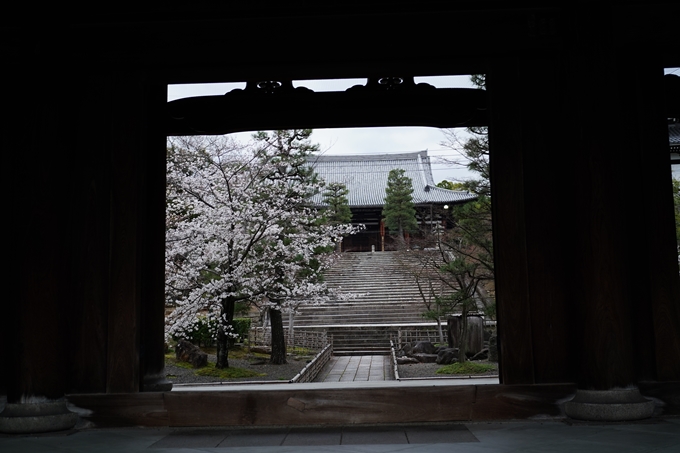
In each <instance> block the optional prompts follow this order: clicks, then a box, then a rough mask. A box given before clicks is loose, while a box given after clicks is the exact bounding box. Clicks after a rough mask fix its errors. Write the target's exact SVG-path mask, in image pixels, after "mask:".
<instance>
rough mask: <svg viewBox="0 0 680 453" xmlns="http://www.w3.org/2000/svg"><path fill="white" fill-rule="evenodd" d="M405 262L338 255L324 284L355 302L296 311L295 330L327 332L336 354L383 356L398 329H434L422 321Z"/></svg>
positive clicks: (386, 255)
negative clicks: (352, 296) (349, 295)
mask: <svg viewBox="0 0 680 453" xmlns="http://www.w3.org/2000/svg"><path fill="white" fill-rule="evenodd" d="M413 253H418V252H413ZM407 260H408V257H406V258H405V257H404V255H403V254H400V253H399V252H375V253H372V252H348V253H343V254H342V255H341V256H340V258H339V260H338V262H337V263H336V264H335V265H334V266H333V267H332V268H331V269H329V270H328V271H327V272H326V274H325V278H326V282H327V283H328V286H330V287H331V288H338V289H340V290H341V291H343V292H346V293H353V294H355V295H356V297H354V298H352V299H350V300H344V301H343V300H333V301H330V302H329V303H326V304H323V305H302V306H300V307H299V309H298V314H297V315H296V316H295V321H294V326H295V328H296V329H298V328H300V329H312V330H316V329H323V330H326V331H327V332H328V333H329V335H331V336H332V338H333V350H334V353H335V354H336V355H340V354H365V353H370V354H379V353H388V352H389V345H390V343H389V342H390V336H393V335H396V333H397V331H398V330H399V329H414V328H418V327H420V328H429V329H435V328H436V323H434V322H433V321H432V320H428V319H425V318H424V317H423V316H422V313H423V312H424V311H425V306H424V304H423V301H422V298H421V296H420V293H419V291H418V287H417V285H416V283H415V280H414V278H413V276H412V275H411V274H409V273H408V272H407V271H406V270H405V266H407V265H408V264H406V265H405V262H406V263H407V262H408V261H407ZM284 319H285V317H284ZM285 324H287V319H285V321H284V326H285Z"/></svg>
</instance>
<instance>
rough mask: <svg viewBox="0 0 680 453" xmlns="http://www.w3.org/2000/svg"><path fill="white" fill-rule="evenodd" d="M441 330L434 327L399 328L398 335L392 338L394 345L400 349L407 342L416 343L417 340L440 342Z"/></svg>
mask: <svg viewBox="0 0 680 453" xmlns="http://www.w3.org/2000/svg"><path fill="white" fill-rule="evenodd" d="M439 340H440V339H439V331H438V330H436V329H434V330H431V329H427V330H426V329H422V330H421V329H418V330H415V329H413V330H411V329H399V330H398V331H397V334H396V336H394V337H393V338H392V341H393V342H394V345H395V347H396V348H397V349H400V348H401V347H402V346H403V345H405V344H406V343H414V342H417V341H429V342H431V343H433V344H435V343H439V342H440V341H439ZM444 343H446V331H444Z"/></svg>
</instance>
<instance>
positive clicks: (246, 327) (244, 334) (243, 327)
mask: <svg viewBox="0 0 680 453" xmlns="http://www.w3.org/2000/svg"><path fill="white" fill-rule="evenodd" d="M251 322H252V320H251V319H250V318H234V332H236V335H238V338H239V342H242V341H243V340H244V339H245V338H248V331H250V324H251Z"/></svg>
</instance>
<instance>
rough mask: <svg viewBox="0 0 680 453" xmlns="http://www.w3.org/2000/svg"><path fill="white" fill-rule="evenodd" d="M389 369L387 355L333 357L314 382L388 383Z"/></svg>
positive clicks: (389, 378) (389, 364)
mask: <svg viewBox="0 0 680 453" xmlns="http://www.w3.org/2000/svg"><path fill="white" fill-rule="evenodd" d="M391 367H392V362H391V360H390V356H387V355H363V356H337V357H336V356H333V357H331V359H330V360H329V361H328V363H327V364H326V366H325V367H324V368H323V369H322V370H321V371H320V372H319V374H318V376H317V377H316V379H315V380H314V382H354V381H389V380H392V379H394V377H393V375H392V371H391Z"/></svg>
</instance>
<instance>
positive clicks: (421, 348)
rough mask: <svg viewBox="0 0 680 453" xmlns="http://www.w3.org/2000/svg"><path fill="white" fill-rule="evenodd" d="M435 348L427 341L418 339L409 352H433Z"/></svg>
mask: <svg viewBox="0 0 680 453" xmlns="http://www.w3.org/2000/svg"><path fill="white" fill-rule="evenodd" d="M435 350H436V348H435V347H434V345H433V344H432V343H431V342H429V341H419V342H418V343H416V345H415V346H413V351H411V354H434V353H435Z"/></svg>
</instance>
